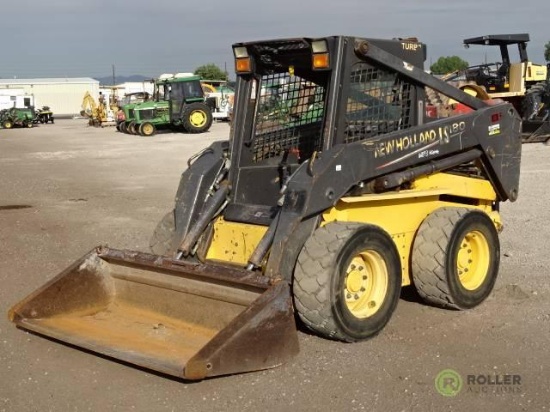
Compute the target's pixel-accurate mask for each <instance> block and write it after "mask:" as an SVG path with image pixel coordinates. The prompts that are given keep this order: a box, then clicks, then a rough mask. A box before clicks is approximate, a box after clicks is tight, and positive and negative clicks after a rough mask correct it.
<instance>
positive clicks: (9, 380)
mask: <svg viewBox="0 0 550 412" xmlns="http://www.w3.org/2000/svg"><path fill="white" fill-rule="evenodd" d="M228 133H229V127H228V125H227V124H223V123H219V124H215V125H214V126H213V128H212V129H211V131H210V132H209V133H206V134H202V135H198V136H189V135H184V134H162V135H158V136H155V137H153V138H143V137H137V136H129V135H123V134H120V133H117V132H116V131H115V130H114V129H113V128H105V129H95V128H89V127H87V126H86V125H85V123H84V122H83V121H82V120H64V121H61V120H60V121H58V122H56V124H55V125H45V126H41V127H36V128H33V129H13V130H0V245H1V249H2V253H1V258H0V282H1V285H2V286H1V288H0V312H2V313H3V315H1V316H0V411H50V410H51V411H66V410H71V411H73V410H74V411H81V410H84V411H85V410H94V411H95V410H138V411H164V410H168V411H172V410H178V411H191V410H197V411H241V410H251V411H252V410H254V411H257V410H270V411H287V410H299V411H302V410H303V411H305V410H321V411H339V410H347V411H361V410H376V411H411V410H416V411H430V410H437V411H454V410H470V411H480V410H486V411H496V410H502V411H516V410H517V411H520V410H528V411H541V410H545V409H548V408H549V405H550V389H549V388H548V383H549V382H550V366H549V365H550V363H549V361H548V360H549V359H550V282H549V279H548V278H549V277H548V274H549V270H548V267H549V265H550V258H549V254H548V253H547V246H548V244H547V243H546V242H548V239H549V238H550V225H549V224H548V222H549V221H550V207H548V204H549V203H550V192H549V190H548V184H549V183H548V182H549V181H550V147H548V146H544V145H542V144H533V145H525V146H524V152H523V160H522V178H521V189H520V198H519V200H518V201H517V202H516V203H511V204H503V205H502V215H503V219H504V221H505V224H506V227H505V230H504V232H503V233H502V236H501V249H502V260H501V270H500V277H499V280H498V282H497V286H496V290H495V292H494V293H493V295H492V296H491V298H490V299H489V300H488V301H487V302H486V303H485V304H483V305H481V306H480V307H478V308H476V309H474V310H471V311H467V312H455V311H446V310H441V309H436V308H432V307H429V306H426V305H424V304H423V303H421V302H419V301H418V300H417V299H416V298H415V297H414V295H413V294H411V293H408V292H407V291H405V293H404V294H403V299H401V301H400V302H399V305H398V308H397V311H396V313H395V315H394V317H393V319H392V320H391V322H390V323H389V325H388V326H387V327H386V329H385V330H384V331H383V333H382V334H381V335H380V336H378V337H376V338H374V339H372V340H370V341H367V342H362V343H357V344H343V343H338V342H331V341H328V340H324V339H321V338H318V337H315V336H311V335H309V334H307V333H305V332H300V336H299V339H300V345H301V352H300V354H299V355H298V356H297V357H296V358H294V359H293V360H292V361H291V362H290V363H288V364H286V365H284V366H282V367H279V368H276V369H272V370H269V371H264V372H257V373H250V374H244V375H238V376H229V377H223V378H217V379H211V380H205V381H202V382H199V383H189V382H183V381H178V380H175V379H171V378H167V377H165V376H161V375H157V374H153V373H150V372H148V371H144V370H140V369H137V368H133V367H130V366H127V365H124V364H121V363H118V362H115V361H111V360H108V359H105V358H101V357H98V356H94V355H92V354H90V353H87V352H83V351H80V350H77V349H74V348H71V347H68V346H64V345H61V344H59V343H55V342H53V341H50V340H46V339H44V338H40V337H38V336H36V335H31V334H29V333H26V332H25V331H23V330H18V329H16V328H15V327H14V326H13V325H12V324H10V323H9V322H8V320H7V318H6V315H5V314H6V313H7V310H8V308H9V307H10V306H11V305H12V304H14V303H15V302H17V301H18V300H19V299H21V298H23V297H24V296H25V295H26V294H28V293H30V292H31V291H33V290H34V289H36V288H37V287H38V286H40V285H42V284H43V283H44V282H45V281H47V280H48V279H50V278H52V277H53V276H54V275H56V274H57V273H58V272H60V271H61V270H62V269H64V268H65V267H66V266H68V265H69V264H70V263H71V262H73V261H74V260H76V259H77V258H79V257H80V256H82V255H83V254H85V253H86V252H87V251H89V250H90V249H92V248H93V247H94V246H96V245H99V244H109V245H111V246H113V247H117V248H128V249H136V250H142V251H147V247H148V242H149V237H150V235H151V233H152V232H153V229H154V228H155V226H156V223H157V221H158V220H160V219H161V217H162V216H163V215H164V213H165V212H166V211H168V210H169V209H170V208H171V206H172V202H173V198H174V194H175V190H176V188H177V184H178V181H179V176H180V174H181V172H182V170H183V169H184V167H185V165H186V160H187V158H188V157H189V156H190V155H191V154H193V153H194V152H196V151H197V150H198V149H200V148H202V147H204V146H206V145H208V144H210V143H211V142H212V141H215V140H219V139H224V138H227V136H228ZM443 369H453V370H455V371H456V372H458V373H459V374H460V375H461V376H462V378H463V387H462V390H461V392H460V393H459V394H458V395H456V396H454V397H445V396H442V395H441V394H439V393H438V392H437V391H436V389H435V385H434V379H435V377H436V375H437V374H438V373H439V372H440V371H442V370H443ZM506 374H508V375H519V377H520V381H519V384H518V382H517V380H516V382H515V383H516V384H515V385H490V384H487V383H486V384H483V383H484V379H483V376H481V377H478V379H477V378H476V379H477V382H478V384H469V378H468V377H467V375H475V376H476V377H477V375H485V376H486V375H490V376H491V377H492V378H494V377H495V376H500V377H503V375H506ZM485 379H486V378H485Z"/></svg>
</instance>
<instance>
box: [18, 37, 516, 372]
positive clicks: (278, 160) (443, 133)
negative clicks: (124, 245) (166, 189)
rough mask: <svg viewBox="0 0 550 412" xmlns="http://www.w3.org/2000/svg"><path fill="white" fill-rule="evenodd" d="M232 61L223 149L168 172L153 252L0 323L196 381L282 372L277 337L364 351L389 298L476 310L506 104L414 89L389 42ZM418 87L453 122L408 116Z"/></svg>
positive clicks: (507, 182)
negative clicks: (435, 96)
mask: <svg viewBox="0 0 550 412" xmlns="http://www.w3.org/2000/svg"><path fill="white" fill-rule="evenodd" d="M233 54H234V57H235V69H236V73H237V90H236V94H235V96H236V97H235V109H234V118H233V123H232V125H231V128H230V134H229V138H228V139H227V140H224V141H219V142H214V143H213V144H212V145H211V146H210V147H208V148H206V149H205V150H202V151H201V152H199V153H197V154H196V155H195V156H193V157H192V158H191V159H190V160H189V161H188V168H187V169H186V170H185V172H184V173H183V174H182V176H181V181H180V185H179V188H178V190H177V194H176V199H175V203H174V206H173V209H172V210H171V211H170V212H169V213H168V214H167V215H166V217H165V218H164V219H162V221H161V222H160V223H159V225H158V228H157V230H156V231H155V234H154V236H153V239H152V242H151V247H152V250H153V251H154V254H149V253H143V252H137V251H128V250H117V249H111V248H107V247H98V248H95V249H93V250H92V251H90V253H88V254H86V255H85V256H83V257H82V258H81V259H79V260H78V261H76V262H75V263H73V264H72V265H71V266H69V267H68V268H67V269H66V270H64V271H63V272H62V273H61V274H59V275H58V276H57V277H55V278H53V279H52V280H50V281H49V282H48V283H47V284H45V285H43V286H42V287H40V288H39V289H37V290H36V291H35V292H33V293H31V294H30V295H29V296H27V297H26V298H24V299H23V300H21V301H20V302H18V303H17V304H15V305H14V306H13V307H12V308H11V309H10V311H9V318H10V319H11V321H13V322H14V323H15V324H16V325H17V326H18V327H21V328H24V329H27V330H31V331H33V332H35V333H38V334H42V335H45V336H48V337H51V338H54V339H57V340H59V341H62V342H67V343H69V344H71V345H73V346H78V347H82V348H85V349H87V350H91V351H95V352H98V353H100V354H103V355H105V356H108V357H112V358H116V359H120V360H123V361H125V362H129V363H132V364H136V365H140V366H142V367H146V368H149V369H152V370H155V371H159V372H162V373H165V374H169V375H174V376H177V377H180V378H184V379H190V380H197V379H203V378H207V377H212V376H218V375H227V374H232V373H238V372H247V371H254V370H260V369H266V368H272V367H275V366H277V365H280V364H281V363H283V362H285V361H287V360H288V359H289V358H290V357H292V356H294V355H295V354H296V353H297V352H298V350H299V345H298V334H297V331H296V321H297V322H298V324H300V325H302V326H303V327H305V328H308V329H309V330H311V331H312V332H313V333H315V334H317V335H319V336H322V337H324V338H328V339H336V340H340V341H346V342H355V341H360V340H365V339H369V338H372V337H374V336H376V335H377V334H378V333H381V332H383V329H384V327H385V326H386V324H387V323H388V322H389V321H390V319H391V317H392V314H393V312H394V310H395V308H396V306H397V304H398V301H399V297H400V292H401V288H402V286H406V285H413V286H414V287H415V288H416V289H417V290H418V293H419V294H420V296H421V297H422V298H423V299H424V300H425V302H426V303H428V304H431V305H434V306H438V307H442V308H446V309H453V310H467V309H471V308H474V307H476V306H477V305H479V304H481V303H482V302H483V301H485V299H486V298H487V297H488V296H489V294H490V293H491V291H492V289H493V286H494V284H495V281H496V279H497V275H498V269H499V262H500V246H499V235H498V234H499V232H500V231H501V230H502V228H503V219H502V217H501V214H500V212H499V204H500V203H501V202H504V201H508V200H509V201H515V200H516V199H517V197H518V193H519V175H520V159H521V130H520V129H521V119H520V117H519V116H518V114H517V112H516V110H515V109H514V107H513V105H512V104H510V103H506V102H503V101H482V100H480V99H477V98H476V97H474V96H471V95H469V94H467V93H465V92H464V91H462V90H459V89H457V88H455V87H453V86H452V85H450V84H448V83H446V82H443V81H441V80H440V79H437V78H435V77H434V76H432V75H430V74H428V73H426V72H425V71H424V70H423V65H424V62H425V59H426V46H425V45H424V44H423V43H420V42H418V41H413V40H409V39H406V40H401V39H393V40H381V39H370V38H357V37H346V36H333V37H324V38H292V39H278V40H270V41H258V42H246V43H237V44H234V45H233ZM426 87H429V88H432V89H433V90H436V91H437V92H439V93H442V94H444V95H446V96H448V97H449V98H452V99H454V100H456V101H457V102H458V103H460V104H462V105H465V106H467V107H468V108H469V109H470V110H469V111H467V112H459V113H453V114H452V115H451V116H450V117H447V118H439V119H438V118H430V117H427V116H426V110H425V109H426V108H425V102H426V96H425V94H424V90H425V88H426ZM426 313H427V312H426ZM426 323H429V319H426ZM449 333H452V331H450V332H449ZM458 333H460V332H458ZM419 339H421V338H420V337H419Z"/></svg>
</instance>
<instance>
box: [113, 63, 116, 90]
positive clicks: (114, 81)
mask: <svg viewBox="0 0 550 412" xmlns="http://www.w3.org/2000/svg"><path fill="white" fill-rule="evenodd" d="M112 68H113V86H114V85H115V84H116V76H115V65H114V64H113V65H112Z"/></svg>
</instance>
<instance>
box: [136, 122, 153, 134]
mask: <svg viewBox="0 0 550 412" xmlns="http://www.w3.org/2000/svg"><path fill="white" fill-rule="evenodd" d="M156 132H157V129H156V127H155V125H154V124H153V123H151V122H145V123H142V124H140V125H139V134H140V135H141V136H153V135H154V134H155V133H156Z"/></svg>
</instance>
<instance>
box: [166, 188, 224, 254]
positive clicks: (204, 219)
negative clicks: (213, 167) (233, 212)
mask: <svg viewBox="0 0 550 412" xmlns="http://www.w3.org/2000/svg"><path fill="white" fill-rule="evenodd" d="M228 193H229V184H228V183H227V182H223V183H222V184H221V185H220V188H219V189H218V190H217V191H216V192H215V193H214V194H213V195H212V197H211V198H210V201H209V202H208V203H207V205H206V208H205V210H204V211H203V212H202V213H201V214H200V217H199V218H198V219H197V221H196V222H195V224H194V225H193V226H192V227H191V229H190V230H189V232H188V233H187V236H185V238H184V239H183V241H182V242H181V245H180V247H179V249H178V253H177V255H176V258H178V259H179V258H181V257H182V256H188V255H189V253H190V252H191V249H192V248H193V246H194V245H195V243H197V240H198V239H199V237H200V236H201V235H202V233H203V232H204V230H205V229H206V227H207V226H208V223H210V221H211V220H212V219H213V218H214V216H215V214H216V212H217V211H218V210H219V209H220V208H221V207H222V205H223V204H224V202H225V201H226V199H227V194H228Z"/></svg>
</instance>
